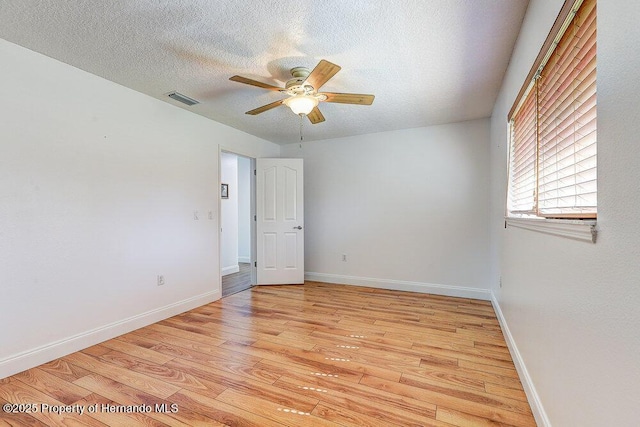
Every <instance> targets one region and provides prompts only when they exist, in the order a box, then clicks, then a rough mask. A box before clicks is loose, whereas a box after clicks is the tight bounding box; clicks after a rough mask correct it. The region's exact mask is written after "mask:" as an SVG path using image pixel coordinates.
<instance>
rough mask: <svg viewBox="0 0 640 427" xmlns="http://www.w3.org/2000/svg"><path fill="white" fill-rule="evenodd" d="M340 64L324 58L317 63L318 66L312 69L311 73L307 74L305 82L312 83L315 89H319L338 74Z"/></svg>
mask: <svg viewBox="0 0 640 427" xmlns="http://www.w3.org/2000/svg"><path fill="white" fill-rule="evenodd" d="M340 69H341V68H340V66H339V65H336V64H332V63H331V62H329V61H325V60H324V59H323V60H322V61H320V62H319V63H318V65H316V68H314V69H313V71H311V74H309V76H307V80H305V82H304V84H310V85H311V86H313V88H314V89H315V90H319V89H320V87H321V86H322V85H323V84H325V83H326V82H328V81H329V79H330V78H331V77H333V76H335V75H336V73H337V72H338V71H340Z"/></svg>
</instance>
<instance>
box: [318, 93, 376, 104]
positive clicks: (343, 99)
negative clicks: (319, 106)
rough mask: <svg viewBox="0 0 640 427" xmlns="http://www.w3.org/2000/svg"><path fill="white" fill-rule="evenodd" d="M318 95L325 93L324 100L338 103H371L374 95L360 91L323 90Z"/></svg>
mask: <svg viewBox="0 0 640 427" xmlns="http://www.w3.org/2000/svg"><path fill="white" fill-rule="evenodd" d="M318 95H325V96H326V97H327V99H326V100H325V102H338V103H340V104H358V105H371V104H373V99H374V98H375V95H364V94H361V93H331V92H323V93H320V94H318Z"/></svg>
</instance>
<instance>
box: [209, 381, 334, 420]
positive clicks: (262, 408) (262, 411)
mask: <svg viewBox="0 0 640 427" xmlns="http://www.w3.org/2000/svg"><path fill="white" fill-rule="evenodd" d="M216 400H219V401H221V402H225V403H227V404H229V405H230V406H234V407H236V408H239V409H242V410H243V411H248V412H253V413H255V414H257V415H260V416H262V417H264V418H268V419H270V420H272V421H274V422H277V423H278V424H279V425H285V426H290V427H299V426H303V425H312V426H326V427H337V426H339V425H340V424H336V423H333V422H331V421H329V420H326V419H325V418H324V417H321V416H314V415H312V413H311V412H306V411H303V410H301V409H299V408H289V407H285V406H283V405H280V404H278V403H274V402H271V401H269V400H266V399H262V398H261V397H258V396H252V395H246V394H243V393H239V392H236V391H235V390H232V389H228V390H226V391H225V392H224V393H222V394H220V396H218V397H217V398H216ZM316 407H317V405H316ZM314 409H315V408H314Z"/></svg>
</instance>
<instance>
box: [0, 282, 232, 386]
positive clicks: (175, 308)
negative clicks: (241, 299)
mask: <svg viewBox="0 0 640 427" xmlns="http://www.w3.org/2000/svg"><path fill="white" fill-rule="evenodd" d="M221 296H222V293H221V291H220V290H216V291H212V292H207V293H205V294H202V295H198V296H195V297H192V298H188V299H185V300H182V301H179V302H176V303H173V304H169V305H166V306H164V307H160V308H157V309H155V310H150V311H147V312H146V313H141V314H138V315H135V316H131V317H129V318H127V319H123V320H119V321H117V322H113V323H110V324H108V325H105V326H101V327H99V328H95V329H92V330H90V331H86V332H83V333H80V334H77V335H74V336H71V337H68V338H64V339H61V340H58V341H55V342H52V343H49V344H45V345H43V346H40V347H37V348H34V349H31V350H27V351H23V352H21V353H18V354H15V355H12V356H9V357H7V358H4V359H2V360H0V379H2V378H5V377H8V376H11V375H14V374H17V373H18V372H22V371H24V370H26V369H31V368H33V367H35V366H38V365H41V364H43V363H47V362H50V361H52V360H55V359H58V358H60V357H63V356H66V355H67V354H70V353H74V352H76V351H80V350H82V349H85V348H87V347H91V346H92V345H96V344H99V343H101V342H104V341H107V340H110V339H112V338H115V337H117V336H120V335H122V334H126V333H128V332H131V331H134V330H136V329H139V328H142V327H144V326H147V325H150V324H152V323H155V322H159V321H161V320H164V319H167V318H169V317H171V316H175V315H176V314H180V313H184V312H185V311H188V310H192V309H194V308H196V307H200V306H202V305H205V304H209V303H210V302H213V301H217V300H219V299H220V298H221Z"/></svg>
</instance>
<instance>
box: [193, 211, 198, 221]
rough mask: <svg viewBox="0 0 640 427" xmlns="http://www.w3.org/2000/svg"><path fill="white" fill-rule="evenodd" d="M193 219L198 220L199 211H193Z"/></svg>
mask: <svg viewBox="0 0 640 427" xmlns="http://www.w3.org/2000/svg"><path fill="white" fill-rule="evenodd" d="M193 219H195V220H197V219H198V211H193Z"/></svg>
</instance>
